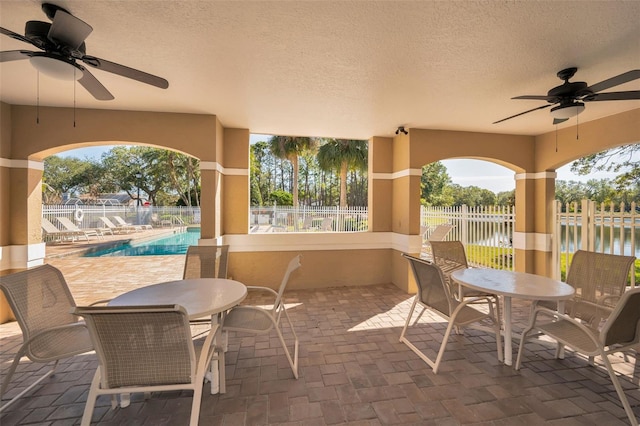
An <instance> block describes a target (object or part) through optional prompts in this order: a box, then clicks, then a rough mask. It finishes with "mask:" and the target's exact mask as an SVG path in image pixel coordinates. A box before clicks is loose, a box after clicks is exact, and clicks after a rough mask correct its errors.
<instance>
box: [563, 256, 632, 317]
mask: <svg viewBox="0 0 640 426" xmlns="http://www.w3.org/2000/svg"><path fill="white" fill-rule="evenodd" d="M634 261H635V257H633V256H620V255H614V254H605V253H595V252H591V251H584V250H578V251H577V252H575V253H574V255H573V259H572V260H571V266H570V267H569V272H568V273H567V284H569V285H571V286H573V287H574V288H575V289H576V294H575V296H574V299H575V300H578V301H587V302H590V303H594V304H602V305H604V306H607V307H611V308H612V307H614V306H615V305H616V302H617V301H618V298H619V296H622V294H623V293H624V292H625V289H626V286H627V278H628V277H629V271H630V269H631V265H633V262H634ZM607 296H615V297H614V298H613V299H611V300H607V299H603V298H605V297H607Z"/></svg>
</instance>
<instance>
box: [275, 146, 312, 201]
mask: <svg viewBox="0 0 640 426" xmlns="http://www.w3.org/2000/svg"><path fill="white" fill-rule="evenodd" d="M316 144H317V142H316V140H315V139H313V138H300V137H291V136H272V137H271V139H269V148H270V150H271V153H272V154H273V155H275V156H276V157H278V158H280V159H283V160H288V161H289V162H291V165H292V168H293V179H292V184H291V193H292V194H293V206H294V207H298V169H299V165H298V157H299V156H300V155H301V154H302V153H303V152H304V151H310V150H313V149H314V148H315V146H316Z"/></svg>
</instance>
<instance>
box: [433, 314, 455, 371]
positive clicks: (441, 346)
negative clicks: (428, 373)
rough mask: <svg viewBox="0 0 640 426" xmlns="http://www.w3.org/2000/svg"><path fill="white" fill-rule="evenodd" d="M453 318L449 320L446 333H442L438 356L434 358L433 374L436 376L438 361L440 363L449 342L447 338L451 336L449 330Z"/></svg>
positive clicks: (451, 326)
mask: <svg viewBox="0 0 640 426" xmlns="http://www.w3.org/2000/svg"><path fill="white" fill-rule="evenodd" d="M453 320H454V319H453V318H451V319H450V320H449V325H448V326H447V331H445V332H444V337H443V338H442V343H441V344H440V350H439V351H438V356H437V357H436V362H435V363H434V364H433V374H438V368H439V367H440V361H442V356H443V355H444V351H445V349H446V348H447V342H448V341H449V336H450V335H451V330H452V329H453V327H454V325H453Z"/></svg>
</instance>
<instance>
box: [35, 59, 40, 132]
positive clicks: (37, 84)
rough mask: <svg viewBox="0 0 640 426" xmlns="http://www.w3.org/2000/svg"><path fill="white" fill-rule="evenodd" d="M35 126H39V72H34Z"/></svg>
mask: <svg viewBox="0 0 640 426" xmlns="http://www.w3.org/2000/svg"><path fill="white" fill-rule="evenodd" d="M36 124H40V71H36Z"/></svg>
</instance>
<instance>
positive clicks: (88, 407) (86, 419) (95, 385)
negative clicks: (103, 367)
mask: <svg viewBox="0 0 640 426" xmlns="http://www.w3.org/2000/svg"><path fill="white" fill-rule="evenodd" d="M99 388H100V367H98V368H97V369H96V372H95V374H94V375H93V380H91V387H90V388H89V395H88V396H87V403H86V404H85V406H84V414H82V420H81V421H80V425H81V426H89V425H90V424H91V417H93V409H94V407H95V405H96V399H97V398H98V389H99ZM113 397H115V395H112V404H111V405H112V407H113Z"/></svg>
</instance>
